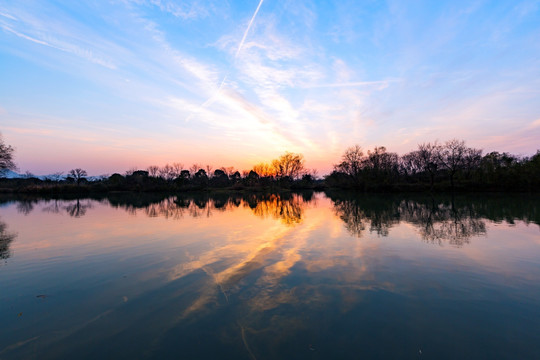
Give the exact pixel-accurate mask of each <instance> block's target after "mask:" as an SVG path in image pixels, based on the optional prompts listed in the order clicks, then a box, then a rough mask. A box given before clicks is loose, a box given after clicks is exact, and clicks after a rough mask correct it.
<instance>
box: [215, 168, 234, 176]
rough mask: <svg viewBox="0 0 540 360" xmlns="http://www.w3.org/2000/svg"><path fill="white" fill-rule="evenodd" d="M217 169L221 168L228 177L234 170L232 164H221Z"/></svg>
mask: <svg viewBox="0 0 540 360" xmlns="http://www.w3.org/2000/svg"><path fill="white" fill-rule="evenodd" d="M219 169H220V170H222V171H223V172H224V173H225V175H227V177H230V176H231V175H232V174H234V172H235V171H236V170H235V169H234V166H228V167H225V166H222V167H220V168H219Z"/></svg>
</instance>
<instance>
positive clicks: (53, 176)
mask: <svg viewBox="0 0 540 360" xmlns="http://www.w3.org/2000/svg"><path fill="white" fill-rule="evenodd" d="M62 175H64V172H63V171H57V172H55V173H52V174H50V175H47V177H46V178H47V179H48V180H51V181H55V182H56V181H60V179H62Z"/></svg>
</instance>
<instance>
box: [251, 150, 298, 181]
mask: <svg viewBox="0 0 540 360" xmlns="http://www.w3.org/2000/svg"><path fill="white" fill-rule="evenodd" d="M272 166H273V168H274V171H275V174H276V177H277V178H280V179H282V178H285V177H289V178H291V179H297V178H299V177H300V175H301V174H302V172H303V170H304V157H303V156H302V155H301V154H293V153H290V152H286V153H285V154H283V155H281V156H280V157H279V159H276V160H274V161H272ZM259 175H260V174H259Z"/></svg>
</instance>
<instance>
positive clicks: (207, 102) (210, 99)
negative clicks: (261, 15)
mask: <svg viewBox="0 0 540 360" xmlns="http://www.w3.org/2000/svg"><path fill="white" fill-rule="evenodd" d="M263 2H264V0H261V1H259V5H257V9H255V12H254V13H253V16H252V17H251V20H249V24H248V27H247V28H246V31H244V36H242V40H241V41H240V44H238V49H236V53H235V54H234V61H233V64H234V63H235V62H236V58H238V54H239V53H240V50H242V47H243V46H244V42H245V41H246V37H247V35H248V33H249V29H251V25H253V21H254V20H255V17H256V16H257V13H258V12H259V9H260V8H261V5H262V3H263ZM231 67H232V64H231V65H230V66H229V69H227V73H226V74H225V76H224V77H223V80H221V82H220V84H219V86H218V88H217V90H216V91H215V93H214V94H213V95H212V96H210V97H209V98H208V99H207V100H206V101H205V102H204V103H202V104H201V106H200V108H199V109H201V108H204V107H206V106H207V105H209V104H211V103H213V102H214V98H215V97H216V95H217V94H219V92H220V91H221V89H222V88H223V85H224V84H225V80H227V77H228V76H229V73H230V72H231ZM195 112H198V110H197V111H195ZM192 115H193V113H191V114H189V116H188V117H187V118H186V120H189V119H190V118H191V116H192Z"/></svg>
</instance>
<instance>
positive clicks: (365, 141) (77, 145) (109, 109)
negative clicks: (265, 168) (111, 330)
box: [0, 0, 540, 175]
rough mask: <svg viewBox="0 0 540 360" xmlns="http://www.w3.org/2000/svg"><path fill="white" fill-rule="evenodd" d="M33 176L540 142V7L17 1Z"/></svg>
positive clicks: (9, 29)
mask: <svg viewBox="0 0 540 360" xmlns="http://www.w3.org/2000/svg"><path fill="white" fill-rule="evenodd" d="M0 132H1V133H2V136H3V139H4V142H5V143H7V144H10V145H12V146H13V147H14V148H15V149H16V152H15V161H16V163H17V165H18V167H19V170H20V171H21V172H24V171H30V172H32V173H34V174H40V175H44V174H49V173H53V172H60V171H63V172H64V173H67V172H68V171H69V170H70V169H72V168H75V167H80V168H83V169H86V170H87V171H88V173H89V174H90V175H102V174H112V173H114V172H120V173H122V172H125V171H126V170H128V169H132V168H135V167H136V168H139V169H144V168H146V167H147V166H149V165H159V166H163V165H165V164H166V163H173V162H177V163H181V164H184V166H185V168H189V167H191V165H192V164H194V163H198V164H203V165H206V164H208V165H211V166H213V167H214V168H218V167H221V166H227V167H228V166H234V167H236V168H237V169H239V170H243V169H245V170H248V169H250V168H251V167H252V166H253V165H254V164H256V163H259V162H263V161H270V160H271V159H274V158H277V157H278V156H280V155H281V154H283V153H284V152H286V151H290V152H294V153H301V154H303V155H304V158H305V160H306V166H307V167H308V168H310V169H317V171H318V174H319V175H323V174H325V173H328V172H330V171H331V170H332V166H333V165H334V164H336V163H338V162H339V160H340V157H341V155H342V154H343V152H344V151H345V149H346V148H347V147H349V146H352V145H355V144H358V145H360V146H362V148H364V149H370V148H373V147H375V146H385V147H386V148H387V149H388V150H389V151H393V152H397V153H398V154H400V155H401V154H404V153H406V152H409V151H412V150H414V149H416V147H417V145H418V144H419V143H423V142H428V141H435V140H439V141H445V140H449V139H452V138H458V139H463V140H465V141H466V143H467V145H468V146H472V147H476V148H481V149H483V150H484V152H490V151H501V152H502V151H508V152H511V153H513V154H518V155H532V154H534V153H535V152H536V150H537V149H540V141H539V140H540V1H530V0H527V1H504V0H500V1H470V0H468V1H459V0H458V1H456V0H454V1H431V0H425V1H422V0H418V1H360V0H356V1H348V0H336V1H329V0H328V1H310V0H305V1H304V0H280V1H278V0H245V1H230V0H229V1H227V0H186V1H173V0H114V1H107V0H94V1H70V0H69V1H68V0H66V1H60V0H58V1H48V0H39V1H27V0H17V1H12V0H0Z"/></svg>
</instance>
